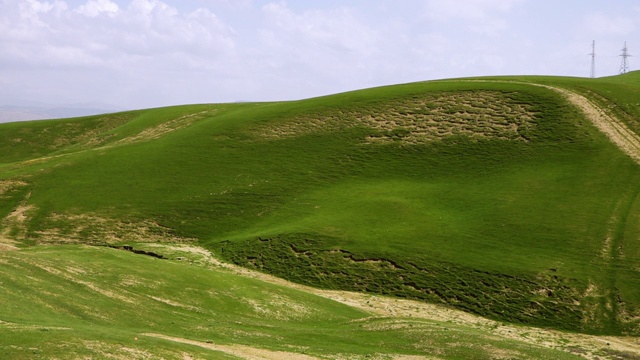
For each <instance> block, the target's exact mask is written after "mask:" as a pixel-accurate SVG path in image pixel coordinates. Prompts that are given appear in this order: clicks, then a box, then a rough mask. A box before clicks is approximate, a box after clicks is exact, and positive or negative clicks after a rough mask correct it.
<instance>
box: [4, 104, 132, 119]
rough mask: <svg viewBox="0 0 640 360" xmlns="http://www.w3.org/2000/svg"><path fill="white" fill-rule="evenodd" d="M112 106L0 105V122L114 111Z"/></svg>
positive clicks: (116, 109) (114, 108)
mask: <svg viewBox="0 0 640 360" xmlns="http://www.w3.org/2000/svg"><path fill="white" fill-rule="evenodd" d="M119 110H121V109H118V108H116V107H113V106H109V105H105V106H86V105H70V106H60V107H56V106H43V105H33V106H29V105H0V123H6V122H14V121H28V120H44V119H59V118H69V117H78V116H87V115H96V114H105V113H111V112H116V111H119Z"/></svg>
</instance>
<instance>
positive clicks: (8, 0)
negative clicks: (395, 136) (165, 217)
mask: <svg viewBox="0 0 640 360" xmlns="http://www.w3.org/2000/svg"><path fill="white" fill-rule="evenodd" d="M594 40H595V42H596V48H595V51H596V76H598V77H600V76H610V75H616V74H618V72H619V69H620V64H621V60H622V58H621V56H620V55H621V54H622V48H623V46H624V43H625V41H626V42H627V46H628V49H629V51H628V52H629V54H631V55H632V57H630V58H628V63H629V66H630V69H631V70H636V69H639V68H640V0H455V1H454V0H344V1H338V0H322V1H320V0H317V1H311V0H309V1H304V0H47V1H38V0H0V106H1V105H24V104H46V105H54V106H68V105H74V104H75V105H78V104H85V105H87V104H91V105H92V106H102V107H106V106H109V107H113V108H117V109H122V110H124V109H141V108H149V107H158V106H167V105H178V104H193V103H221V102H235V101H275V100H296V99H303V98H309V97H315V96H321V95H326V94H333V93H338V92H343V91H349V90H355V89H362V88H368V87H374V86H381V85H389V84H399V83H407V82H414V81H423V80H434V79H443V78H455V77H467V76H485V75H563V76H580V77H588V76H589V75H590V69H591V57H590V56H589V53H591V44H592V41H594ZM634 54H637V55H638V56H637V57H634V56H633V55H634Z"/></svg>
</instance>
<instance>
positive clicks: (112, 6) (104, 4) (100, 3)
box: [76, 0, 120, 17]
mask: <svg viewBox="0 0 640 360" xmlns="http://www.w3.org/2000/svg"><path fill="white" fill-rule="evenodd" d="M118 10H120V8H119V7H118V4H116V3H114V2H111V1H109V0H90V1H88V2H87V3H86V4H84V5H81V6H80V7H78V9H76V11H77V12H78V13H80V14H82V15H85V16H89V17H96V16H99V15H102V14H106V15H108V16H115V15H116V13H117V12H118Z"/></svg>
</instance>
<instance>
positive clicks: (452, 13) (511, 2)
mask: <svg viewBox="0 0 640 360" xmlns="http://www.w3.org/2000/svg"><path fill="white" fill-rule="evenodd" d="M522 2H523V0H464V1H451V0H428V1H427V8H426V10H427V15H428V16H429V17H431V18H433V19H440V20H445V21H446V20H451V19H466V20H477V19H483V18H487V17H491V16H493V15H495V14H496V13H506V12H509V11H510V10H511V9H512V8H513V7H514V6H515V5H517V4H519V3H522Z"/></svg>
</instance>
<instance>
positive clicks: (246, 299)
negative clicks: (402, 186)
mask: <svg viewBox="0 0 640 360" xmlns="http://www.w3.org/2000/svg"><path fill="white" fill-rule="evenodd" d="M153 250H154V251H156V252H161V253H162V254H164V255H163V256H166V257H169V258H170V259H164V260H161V259H157V258H153V257H149V256H141V255H135V254H132V253H131V252H126V251H120V250H116V249H109V248H97V247H87V246H56V247H48V246H47V247H37V248H30V249H27V250H23V251H14V252H2V253H0V270H1V271H2V274H3V275H2V281H1V282H0V286H1V288H2V291H1V292H0V301H2V304H3V306H2V307H1V308H0V334H1V335H2V336H0V357H1V358H3V359H70V358H75V359H85V358H92V359H158V358H163V359H233V358H267V359H276V358H287V359H307V360H308V359H336V358H350V359H364V358H377V359H391V358H394V357H395V358H398V357H400V356H405V357H406V358H411V356H414V358H419V357H418V356H419V355H420V354H433V355H437V356H438V357H439V358H442V359H456V358H458V359H459V358H465V359H483V358H493V357H495V356H511V357H518V358H533V357H535V358H542V359H575V358H578V357H577V356H576V355H572V354H571V353H570V352H571V349H565V351H561V350H555V349H546V348H545V347H543V346H540V345H537V344H531V341H530V340H529V341H524V340H527V339H526V337H523V338H522V339H517V338H512V339H507V338H504V339H501V338H498V337H497V336H495V335H493V334H492V333H491V330H492V329H495V328H496V327H497V326H499V325H497V324H495V325H492V326H491V327H489V326H488V325H484V324H483V325H480V326H470V325H465V324H457V323H451V322H444V321H436V320H427V319H421V318H411V317H405V318H392V317H380V316H377V317H375V316H371V314H369V313H366V312H364V311H362V310H357V309H354V308H351V307H348V306H346V305H343V304H340V303H337V302H334V301H331V300H328V299H325V298H323V297H319V296H315V295H310V294H308V293H305V292H303V291H299V290H294V289H290V288H287V287H283V286H278V285H272V284H268V283H265V282H263V281H260V280H256V279H248V278H246V277H243V276H238V275H236V274H233V273H232V272H230V271H228V270H224V269H223V268H220V267H217V266H215V265H214V264H211V263H207V262H206V261H205V260H206V257H202V256H199V254H198V253H192V252H190V251H192V250H193V249H191V248H190V247H188V246H166V247H160V248H159V247H153ZM172 259H173V260H172ZM176 259H180V260H176ZM194 261H195V262H199V263H200V265H194V264H193V262H194ZM205 265H206V266H205ZM104 269H109V271H104ZM159 273H161V274H162V276H158V274H159ZM514 331H516V329H514ZM563 345H564V344H562V343H560V342H559V343H558V344H557V346H558V347H559V348H562V347H563ZM574 351H577V350H575V349H574ZM599 353H600V354H603V355H604V354H623V353H621V352H620V353H616V352H614V351H612V350H611V351H609V352H607V351H606V349H605V350H601V352H599Z"/></svg>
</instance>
